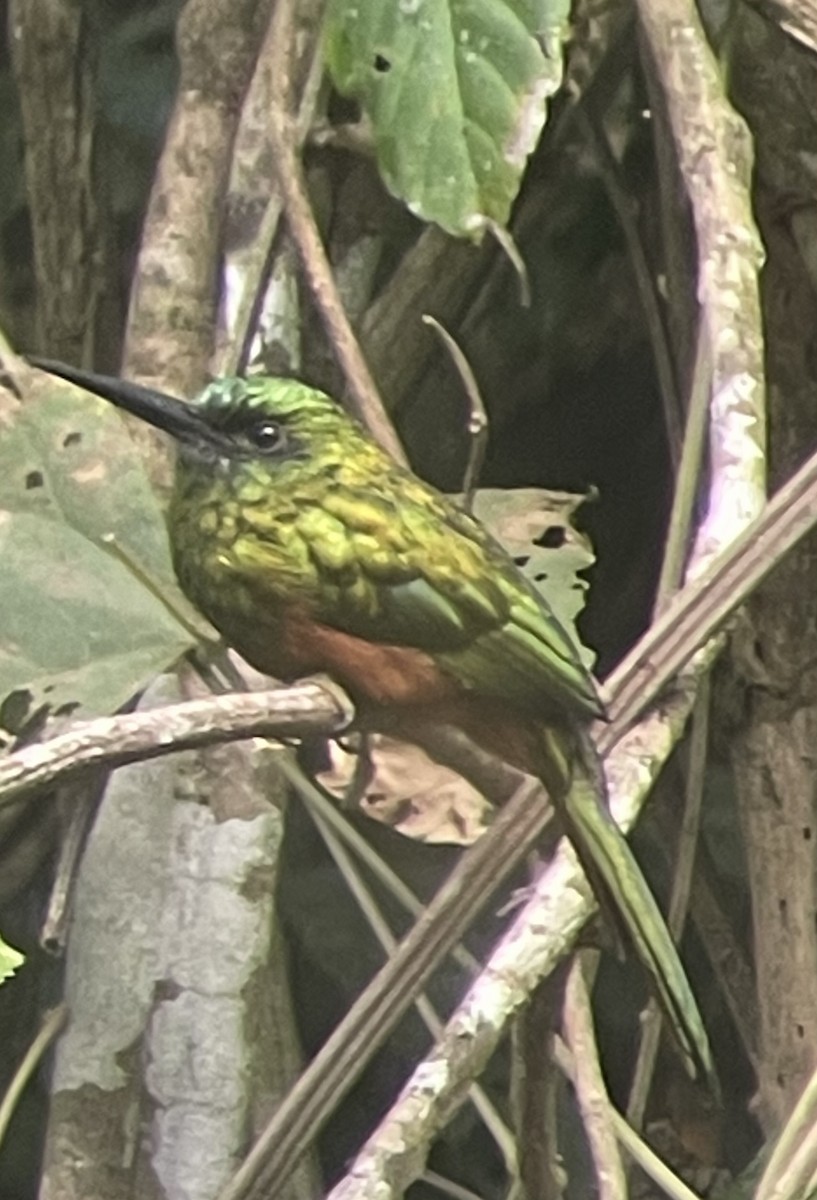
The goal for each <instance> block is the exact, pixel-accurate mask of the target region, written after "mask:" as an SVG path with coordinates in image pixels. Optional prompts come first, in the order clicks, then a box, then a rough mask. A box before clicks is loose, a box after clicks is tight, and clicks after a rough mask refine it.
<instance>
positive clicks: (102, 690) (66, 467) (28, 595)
mask: <svg viewBox="0 0 817 1200" xmlns="http://www.w3.org/2000/svg"><path fill="white" fill-rule="evenodd" d="M31 378H32V386H31V390H30V395H29V397H28V398H27V399H26V401H25V402H24V403H18V402H17V401H16V400H15V399H14V398H13V397H12V396H11V394H10V393H8V392H0V561H2V564H3V567H2V571H0V701H2V700H3V699H4V697H7V696H8V695H9V693H14V692H19V693H22V694H23V696H24V697H25V699H26V700H27V704H25V703H24V704H23V705H22V716H23V717H24V716H25V711H26V709H28V711H29V712H30V711H31V710H35V709H37V708H39V707H40V706H41V705H47V706H48V708H49V709H51V710H55V709H63V708H65V707H66V706H69V707H71V708H72V709H73V708H76V709H78V710H79V711H82V712H86V713H102V712H109V711H111V710H112V709H115V708H117V707H119V705H121V704H122V703H123V702H124V701H125V700H127V699H128V697H129V696H131V695H132V694H133V693H134V691H136V690H137V688H138V687H139V686H140V685H141V684H143V683H144V682H145V681H146V680H147V679H149V678H150V677H151V676H152V675H154V674H155V673H156V672H157V671H160V670H162V669H163V668H165V667H167V666H168V665H169V664H170V663H172V662H173V661H174V660H175V659H177V658H178V657H179V655H180V654H182V653H183V652H184V650H186V649H187V648H188V647H189V646H190V645H191V644H192V641H193V638H192V636H191V634H190V632H189V631H188V630H187V629H186V628H185V627H184V625H183V624H182V623H180V621H179V620H177V619H176V617H175V616H174V615H173V613H172V612H171V611H169V609H168V607H167V605H166V604H165V603H163V601H162V600H161V599H158V598H157V596H156V595H155V594H153V592H152V591H151V590H150V588H148V587H146V586H144V585H143V584H142V583H141V582H140V581H139V579H138V578H136V577H135V576H134V574H133V572H132V571H131V570H130V569H129V567H128V566H127V565H125V564H124V563H123V562H122V561H121V560H120V559H118V558H117V557H116V556H115V555H114V553H113V552H112V550H111V546H110V542H109V539H110V538H113V539H115V542H116V544H117V545H118V546H120V547H121V548H122V550H123V551H124V552H125V554H126V556H127V558H128V560H129V561H132V562H134V563H136V564H138V566H139V570H140V571H141V572H144V575H145V576H146V577H147V578H149V579H150V580H151V581H152V583H153V584H154V585H155V588H156V589H157V590H158V592H159V594H160V595H161V596H166V597H168V598H169V599H170V601H171V604H172V606H174V607H175V606H178V609H179V611H183V612H186V611H188V607H187V605H186V601H185V600H184V598H183V597H182V596H181V593H180V592H179V591H178V588H177V585H176V583H175V580H174V577H173V569H172V566H171V563H170V555H169V550H168V544H167V534H166V530H165V525H164V520H163V518H162V514H161V512H160V510H159V507H158V504H157V502H156V499H155V497H154V494H153V492H152V490H151V488H150V486H149V483H148V481H147V478H146V476H145V473H144V471H143V468H142V465H141V462H140V459H139V455H138V453H137V451H136V449H135V447H134V445H133V443H132V441H131V439H130V436H129V434H128V433H127V430H126V429H125V426H124V424H123V422H122V419H121V418H120V417H119V415H118V414H117V413H116V412H115V411H114V410H113V409H112V408H111V407H110V405H108V404H106V403H104V402H103V401H100V400H97V399H94V398H91V397H89V396H87V395H86V394H85V393H83V392H80V391H78V390H77V389H75V388H71V387H69V386H68V385H66V384H59V383H54V382H53V381H50V380H49V381H47V382H43V380H42V377H39V378H38V377H36V376H34V373H33V372H32V376H31ZM11 708H13V709H15V710H16V711H18V712H19V711H20V705H19V703H18V704H15V705H12V706H11ZM6 711H8V706H7V707H6Z"/></svg>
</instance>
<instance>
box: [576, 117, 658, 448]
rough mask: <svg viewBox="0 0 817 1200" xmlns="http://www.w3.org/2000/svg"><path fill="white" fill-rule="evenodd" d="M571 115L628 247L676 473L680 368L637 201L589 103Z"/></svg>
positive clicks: (602, 127)
mask: <svg viewBox="0 0 817 1200" xmlns="http://www.w3.org/2000/svg"><path fill="white" fill-rule="evenodd" d="M571 112H572V115H573V118H574V120H576V121H577V122H578V125H579V128H580V130H581V131H582V134H583V136H584V137H585V138H586V139H587V141H588V142H589V143H590V145H591V146H592V148H593V150H594V152H595V155H596V166H597V168H598V171H599V174H600V175H601V179H602V183H603V184H604V187H605V189H606V191H607V195H608V196H609V198H610V203H611V204H612V206H613V208H614V209H615V213H616V216H617V217H618V223H619V226H620V228H621V232H622V233H623V235H624V240H625V242H626V244H627V252H628V254H629V257H630V266H631V267H632V270H633V275H634V277H635V283H636V288H637V291H638V296H639V299H640V300H641V310H642V312H643V314H644V320H645V322H646V325H647V332H648V333H649V337H650V347H651V349H652V357H653V362H654V363H655V374H656V377H657V379H658V391H659V393H660V396H661V404H662V406H663V410H664V425H665V427H666V433H667V445H668V447H669V452H670V457H671V459H672V463H673V466H674V467H675V468H676V469H677V467H678V457H679V453H680V447H681V442H682V436H681V433H682V413H681V401H680V398H679V395H678V384H677V380H676V371H677V366H678V365H677V363H675V362H674V361H673V357H672V354H671V353H670V346H669V339H668V337H667V331H666V328H665V327H664V318H663V315H662V312H661V305H660V302H659V297H658V293H657V289H656V286H655V278H654V272H653V270H652V268H651V266H650V263H649V261H648V259H647V253H646V251H645V249H644V243H643V241H642V239H641V235H640V233H639V230H638V222H637V220H636V210H635V201H634V198H633V196H632V195H630V194H629V193H628V192H627V191H626V189H625V187H624V185H623V183H622V182H621V170H620V168H619V165H618V163H617V162H616V159H615V156H614V155H613V152H612V150H611V149H610V143H609V141H608V140H607V133H606V131H605V129H604V126H603V124H602V122H601V121H599V120H598V119H597V117H596V114H595V112H593V111H592V109H590V106H589V105H588V104H587V103H585V104H579V103H577V104H576V105H575V107H574V108H573V109H572V110H571Z"/></svg>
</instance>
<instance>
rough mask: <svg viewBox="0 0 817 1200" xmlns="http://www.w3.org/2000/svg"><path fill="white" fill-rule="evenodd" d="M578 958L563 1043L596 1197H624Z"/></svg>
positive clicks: (566, 1008) (569, 987)
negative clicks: (569, 1060)
mask: <svg viewBox="0 0 817 1200" xmlns="http://www.w3.org/2000/svg"><path fill="white" fill-rule="evenodd" d="M582 959H583V956H582V955H581V954H579V955H577V956H576V958H574V960H573V962H572V963H571V965H570V971H569V972H568V976H567V987H566V988H565V1004H564V1013H563V1018H562V1020H563V1028H564V1037H565V1042H566V1044H567V1046H568V1047H569V1049H570V1052H571V1054H572V1056H573V1087H574V1088H575V1091H576V1099H577V1100H578V1103H579V1111H580V1113H581V1117H582V1124H583V1126H584V1132H585V1136H586V1137H587V1141H588V1145H589V1147H590V1153H591V1156H592V1158H593V1165H594V1167H595V1171H596V1181H597V1184H598V1196H599V1200H626V1198H627V1179H626V1176H625V1174H624V1167H623V1165H622V1162H621V1157H620V1155H619V1153H618V1147H617V1146H616V1139H615V1133H614V1132H613V1128H612V1121H611V1112H612V1109H611V1105H610V1098H609V1096H608V1095H607V1089H606V1087H605V1086H604V1079H603V1078H602V1073H601V1064H600V1063H599V1051H598V1046H597V1045H596V1035H595V1031H594V1029H593V1013H592V1010H591V1007H590V993H589V992H588V990H587V984H586V982H585V978H584V973H583V972H584V968H583V962H582Z"/></svg>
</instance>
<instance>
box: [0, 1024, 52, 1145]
mask: <svg viewBox="0 0 817 1200" xmlns="http://www.w3.org/2000/svg"><path fill="white" fill-rule="evenodd" d="M67 1021H68V1008H67V1006H66V1005H65V1004H60V1005H59V1006H58V1007H57V1008H54V1009H52V1010H51V1011H50V1012H48V1013H46V1014H45V1015H44V1017H43V1022H42V1025H41V1026H40V1031H39V1033H38V1034H37V1036H36V1037H35V1038H34V1041H33V1042H32V1043H31V1045H30V1046H29V1048H28V1050H27V1051H26V1053H25V1056H24V1057H23V1061H22V1062H21V1063H20V1065H19V1067H18V1068H17V1070H16V1071H15V1072H14V1076H13V1078H12V1080H11V1082H10V1083H9V1085H8V1087H7V1088H6V1092H5V1095H4V1096H3V1098H2V1101H0V1145H2V1143H3V1139H4V1137H5V1136H6V1130H7V1129H8V1126H9V1121H10V1120H11V1118H12V1115H13V1114H14V1110H15V1108H16V1107H17V1103H18V1101H19V1099H20V1096H21V1095H22V1094H23V1090H24V1088H25V1086H26V1084H27V1083H28V1081H29V1079H30V1078H31V1076H32V1075H33V1074H34V1072H35V1071H36V1069H37V1067H38V1066H39V1064H40V1063H41V1062H42V1059H43V1055H44V1054H45V1052H46V1051H47V1050H48V1047H49V1046H50V1045H51V1043H52V1042H53V1041H54V1039H55V1038H56V1037H58V1036H59V1034H60V1033H61V1032H62V1030H63V1029H64V1027H65V1025H66V1022H67Z"/></svg>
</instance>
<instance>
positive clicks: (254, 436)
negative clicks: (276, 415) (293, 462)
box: [250, 421, 282, 450]
mask: <svg viewBox="0 0 817 1200" xmlns="http://www.w3.org/2000/svg"><path fill="white" fill-rule="evenodd" d="M281 440H282V432H281V426H280V425H277V424H276V423H275V421H259V422H258V424H257V425H253V427H252V429H251V430H250V441H251V442H252V444H253V445H254V446H255V447H256V448H257V449H258V450H275V448H276V447H277V446H279V445H280V444H281Z"/></svg>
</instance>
